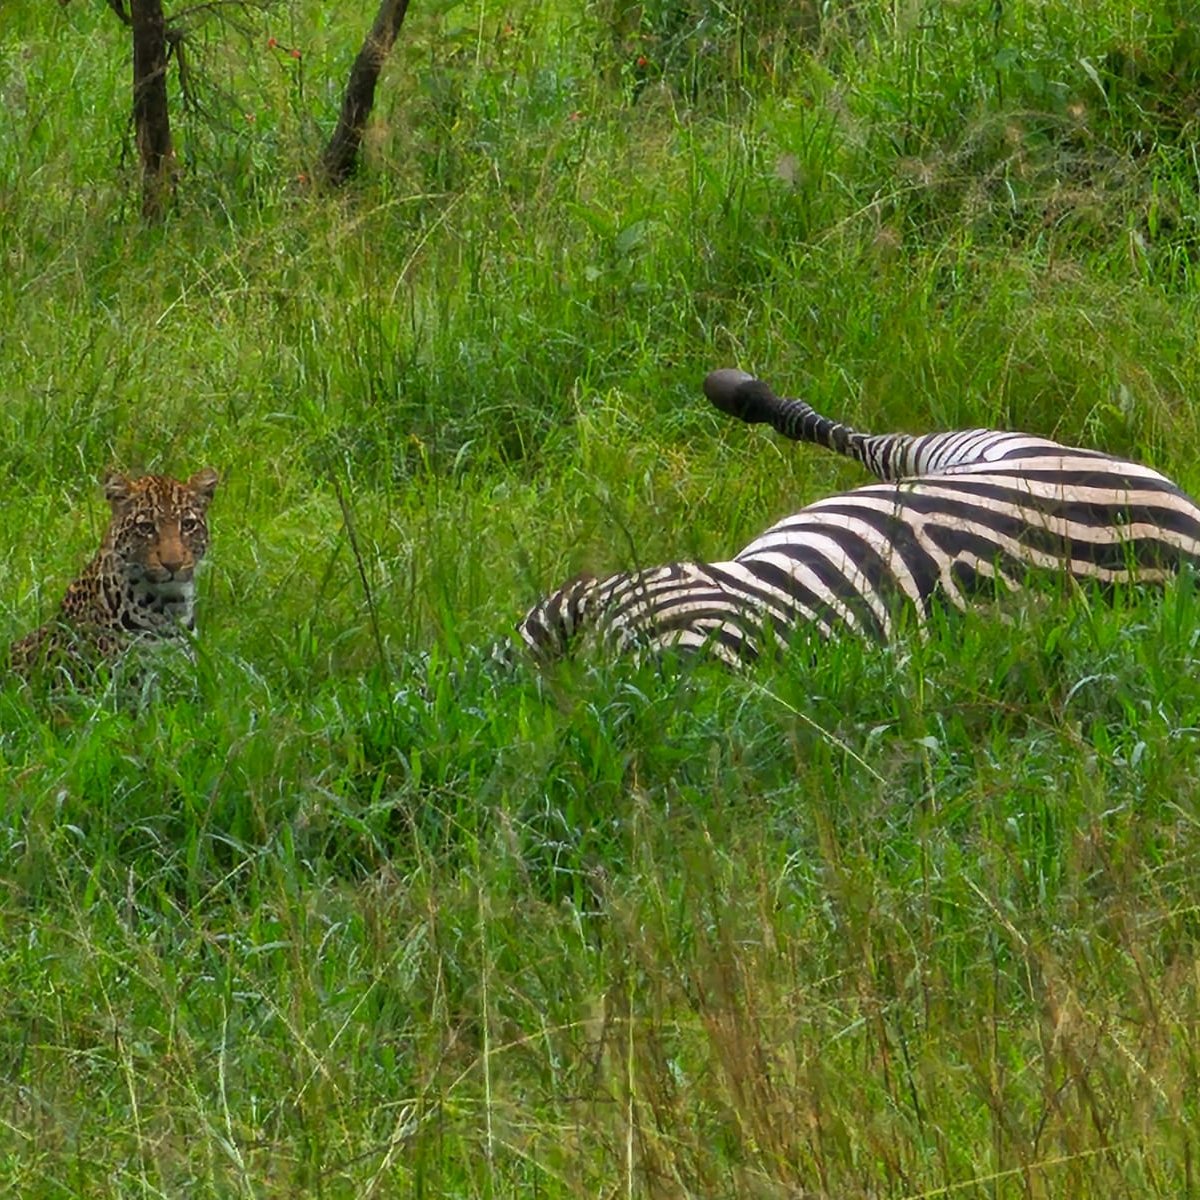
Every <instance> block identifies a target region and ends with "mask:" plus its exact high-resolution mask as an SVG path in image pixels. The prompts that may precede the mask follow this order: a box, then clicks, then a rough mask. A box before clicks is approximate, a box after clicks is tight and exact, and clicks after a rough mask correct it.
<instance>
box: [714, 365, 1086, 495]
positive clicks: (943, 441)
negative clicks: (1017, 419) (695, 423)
mask: <svg viewBox="0 0 1200 1200" xmlns="http://www.w3.org/2000/svg"><path fill="white" fill-rule="evenodd" d="M704 394H705V395H706V396H707V397H708V398H709V400H710V401H712V403H713V405H714V406H715V407H717V408H719V409H720V410H721V411H722V412H725V413H729V414H730V415H731V416H734V417H737V418H738V419H739V420H741V421H745V422H746V423H747V424H748V425H756V424H763V425H770V426H771V427H772V428H774V429H775V430H777V431H778V432H779V433H781V434H783V436H784V437H786V438H790V439H791V440H792V441H795V442H812V443H813V444H814V445H817V446H823V447H824V448H825V449H827V450H833V451H834V452H835V453H837V454H842V455H845V456H846V457H847V458H852V459H854V460H855V462H859V463H862V465H863V466H864V467H866V469H867V470H868V471H870V472H871V474H872V475H874V476H875V477H876V478H877V479H881V480H884V481H885V482H887V481H891V480H896V479H911V478H913V477H914V476H918V475H941V474H945V473H947V472H952V471H955V470H957V469H959V468H962V467H967V466H971V465H973V464H976V463H981V462H1003V461H1005V460H1008V459H1015V458H1022V459H1024V458H1035V457H1051V456H1054V455H1057V454H1061V453H1062V446H1061V445H1060V444H1059V443H1057V442H1052V441H1050V440H1048V439H1047V438H1040V437H1035V436H1032V435H1030V434H1025V433H1005V432H1001V431H998V430H995V429H964V430H955V431H954V432H951V433H929V434H923V435H921V436H918V437H914V436H911V435H909V434H906V433H881V434H871V433H860V432H859V431H858V430H856V429H852V428H851V427H850V426H849V425H844V424H842V423H841V422H839V421H834V420H833V419H832V418H830V417H826V416H823V415H822V414H821V413H819V412H817V411H816V410H815V409H814V408H813V407H812V405H811V404H807V403H806V402H805V401H803V400H792V399H783V398H782V397H780V396H777V395H776V394H775V393H774V392H773V391H772V390H771V388H770V387H768V386H767V384H765V383H764V382H763V381H762V380H761V379H756V378H755V377H754V376H753V375H748V374H746V372H745V371H737V370H734V369H732V368H723V369H721V370H718V371H712V372H711V373H710V374H709V375H708V377H707V378H706V379H705V380H704ZM1076 453H1083V454H1086V455H1088V456H1090V457H1095V458H1108V457H1109V456H1108V455H1104V454H1100V453H1098V452H1096V451H1076Z"/></svg>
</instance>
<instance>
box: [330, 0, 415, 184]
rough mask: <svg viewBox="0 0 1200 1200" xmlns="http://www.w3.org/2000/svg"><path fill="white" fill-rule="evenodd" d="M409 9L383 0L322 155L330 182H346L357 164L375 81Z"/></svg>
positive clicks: (396, 0) (404, 1)
mask: <svg viewBox="0 0 1200 1200" xmlns="http://www.w3.org/2000/svg"><path fill="white" fill-rule="evenodd" d="M406 12H408V0H381V3H380V5H379V12H378V13H376V14H375V24H374V25H372V26H371V32H370V33H369V34H367V40H366V41H365V42H363V47H362V49H361V50H360V51H359V52H358V57H357V58H356V59H355V60H354V66H353V68H351V71H350V82H349V83H347V84H346V95H345V97H344V98H343V100H342V112H341V115H340V116H339V117H338V123H337V128H336V129H335V130H334V131H333V136H332V137H331V138H330V139H329V144H328V145H327V146H326V147H325V151H324V153H323V154H322V155H321V173H322V175H323V176H324V178H325V179H326V181H327V182H329V183H332V184H335V185H337V184H343V183H345V182H346V180H348V179H349V178H350V176H351V175H353V174H354V172H355V170H356V169H357V168H358V152H359V149H360V148H361V146H362V139H363V130H364V128H366V124H367V118H368V117H370V115H371V109H372V107H373V106H374V104H375V85H376V83H378V81H379V73H380V71H382V70H383V64H384V63H385V62H386V61H387V56H388V54H389V53H390V51H391V49H392V45H393V44H394V43H395V41H396V35H397V34H398V33H399V32H400V26H401V25H403V24H404V14H405V13H406Z"/></svg>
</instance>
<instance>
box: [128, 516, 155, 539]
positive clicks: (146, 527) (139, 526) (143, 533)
mask: <svg viewBox="0 0 1200 1200" xmlns="http://www.w3.org/2000/svg"><path fill="white" fill-rule="evenodd" d="M134 529H135V531H136V532H137V533H138V535H139V536H140V537H146V538H148V537H153V536H154V535H155V533H156V532H157V530H158V526H157V525H155V523H154V522H153V521H152V520H150V518H149V517H143V518H142V519H141V520H140V521H138V522H137V523H136V524H135V525H134Z"/></svg>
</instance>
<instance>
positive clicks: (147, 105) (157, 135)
mask: <svg viewBox="0 0 1200 1200" xmlns="http://www.w3.org/2000/svg"><path fill="white" fill-rule="evenodd" d="M129 12H130V18H131V24H132V27H133V125H134V132H135V135H136V138H137V147H138V156H139V158H140V159H141V164H142V215H143V216H145V217H147V218H148V219H150V220H157V219H158V218H159V217H161V216H162V214H163V212H164V210H165V209H166V206H167V202H168V201H169V200H170V197H171V191H172V188H173V186H174V170H175V147H174V145H173V144H172V142H171V118H170V114H169V112H168V109H167V22H166V18H165V17H164V16H163V9H162V0H130V4H129Z"/></svg>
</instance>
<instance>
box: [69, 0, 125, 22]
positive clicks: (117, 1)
mask: <svg viewBox="0 0 1200 1200" xmlns="http://www.w3.org/2000/svg"><path fill="white" fill-rule="evenodd" d="M62 3H63V4H66V3H67V0H62ZM108 7H109V8H111V9H112V10H113V12H115V13H116V14H117V16H118V17H120V18H121V23H122V24H124V25H132V24H133V19H132V18H131V17H130V15H129V14H128V13H127V12H126V11H125V0H108Z"/></svg>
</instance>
